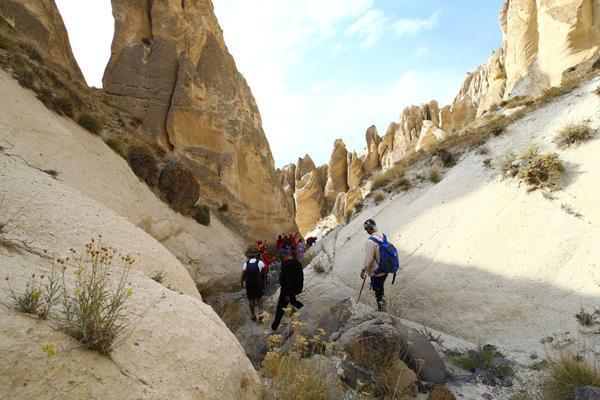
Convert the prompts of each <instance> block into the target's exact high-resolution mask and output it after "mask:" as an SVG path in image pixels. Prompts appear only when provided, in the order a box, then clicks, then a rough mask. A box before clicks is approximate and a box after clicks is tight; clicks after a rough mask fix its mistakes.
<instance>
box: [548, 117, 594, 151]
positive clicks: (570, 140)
mask: <svg viewBox="0 0 600 400" xmlns="http://www.w3.org/2000/svg"><path fill="white" fill-rule="evenodd" d="M591 138H592V130H591V129H590V127H589V126H588V125H587V124H586V123H585V122H580V123H577V124H568V125H566V126H565V127H563V128H562V129H561V130H560V132H558V135H557V136H556V138H555V139H554V142H555V143H556V144H557V145H558V147H569V146H571V145H573V144H575V143H581V142H585V141H587V140H590V139H591Z"/></svg>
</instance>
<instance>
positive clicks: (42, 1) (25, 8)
mask: <svg viewBox="0 0 600 400" xmlns="http://www.w3.org/2000/svg"><path fill="white" fill-rule="evenodd" d="M0 18H1V19H3V20H4V21H6V23H8V24H9V25H10V26H11V27H12V28H14V29H15V30H16V31H17V32H19V33H20V34H21V35H22V36H24V37H25V38H27V39H28V40H30V41H31V42H32V43H35V44H36V46H35V47H36V50H37V51H43V52H45V53H47V54H48V55H49V59H51V60H52V61H53V62H54V63H56V64H57V65H59V66H60V67H62V68H63V69H64V70H65V72H66V73H67V75H68V76H69V77H70V79H71V80H72V81H73V82H76V83H78V84H82V85H84V84H85V80H84V78H83V75H82V73H81V70H80V69H79V66H78V65H77V62H76V61H75V57H74V56H73V52H72V51H71V45H70V44H69V36H68V34H67V29H66V28H65V24H64V23H63V20H62V18H61V16H60V13H59V12H58V8H56V4H55V3H54V0H18V1H16V0H2V1H0Z"/></svg>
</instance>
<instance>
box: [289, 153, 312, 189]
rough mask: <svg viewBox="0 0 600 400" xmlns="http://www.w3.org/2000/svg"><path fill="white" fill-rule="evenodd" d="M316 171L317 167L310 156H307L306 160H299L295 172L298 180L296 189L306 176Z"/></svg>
mask: <svg viewBox="0 0 600 400" xmlns="http://www.w3.org/2000/svg"><path fill="white" fill-rule="evenodd" d="M315 169H317V166H316V165H315V162H314V161H313V160H312V158H310V156H309V155H308V154H306V155H305V156H304V158H298V163H297V164H296V169H295V172H294V174H295V178H296V187H297V186H298V182H300V181H301V180H302V177H303V176H304V175H306V174H308V173H309V172H312V171H314V170H315Z"/></svg>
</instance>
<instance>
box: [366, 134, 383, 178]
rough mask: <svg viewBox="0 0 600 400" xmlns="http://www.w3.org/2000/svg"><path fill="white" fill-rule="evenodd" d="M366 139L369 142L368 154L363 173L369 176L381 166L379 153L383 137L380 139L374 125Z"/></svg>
mask: <svg viewBox="0 0 600 400" xmlns="http://www.w3.org/2000/svg"><path fill="white" fill-rule="evenodd" d="M365 139H366V141H367V153H366V154H365V157H364V160H363V171H364V173H365V174H366V175H369V174H372V173H373V172H374V171H375V170H377V169H378V168H379V167H380V166H381V164H380V163H379V152H378V149H379V143H380V142H381V137H379V135H378V133H377V128H376V127H375V125H372V126H370V127H369V129H367V132H366V133H365Z"/></svg>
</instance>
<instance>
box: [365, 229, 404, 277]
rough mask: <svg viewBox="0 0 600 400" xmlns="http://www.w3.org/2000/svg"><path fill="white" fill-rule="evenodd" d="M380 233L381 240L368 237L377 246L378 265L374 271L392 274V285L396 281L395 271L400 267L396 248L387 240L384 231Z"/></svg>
mask: <svg viewBox="0 0 600 400" xmlns="http://www.w3.org/2000/svg"><path fill="white" fill-rule="evenodd" d="M382 235H383V242H382V241H381V240H379V239H377V238H376V237H374V236H371V237H370V238H369V239H370V240H371V241H373V242H374V243H376V244H377V245H378V246H379V263H378V264H377V265H378V267H377V269H376V270H375V273H376V274H381V273H384V272H385V273H386V274H394V278H393V279H392V285H393V284H394V282H395V281H396V272H398V268H400V259H399V258H398V250H396V248H395V247H394V245H393V244H391V243H390V242H388V240H387V236H385V233H384V234H382Z"/></svg>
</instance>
